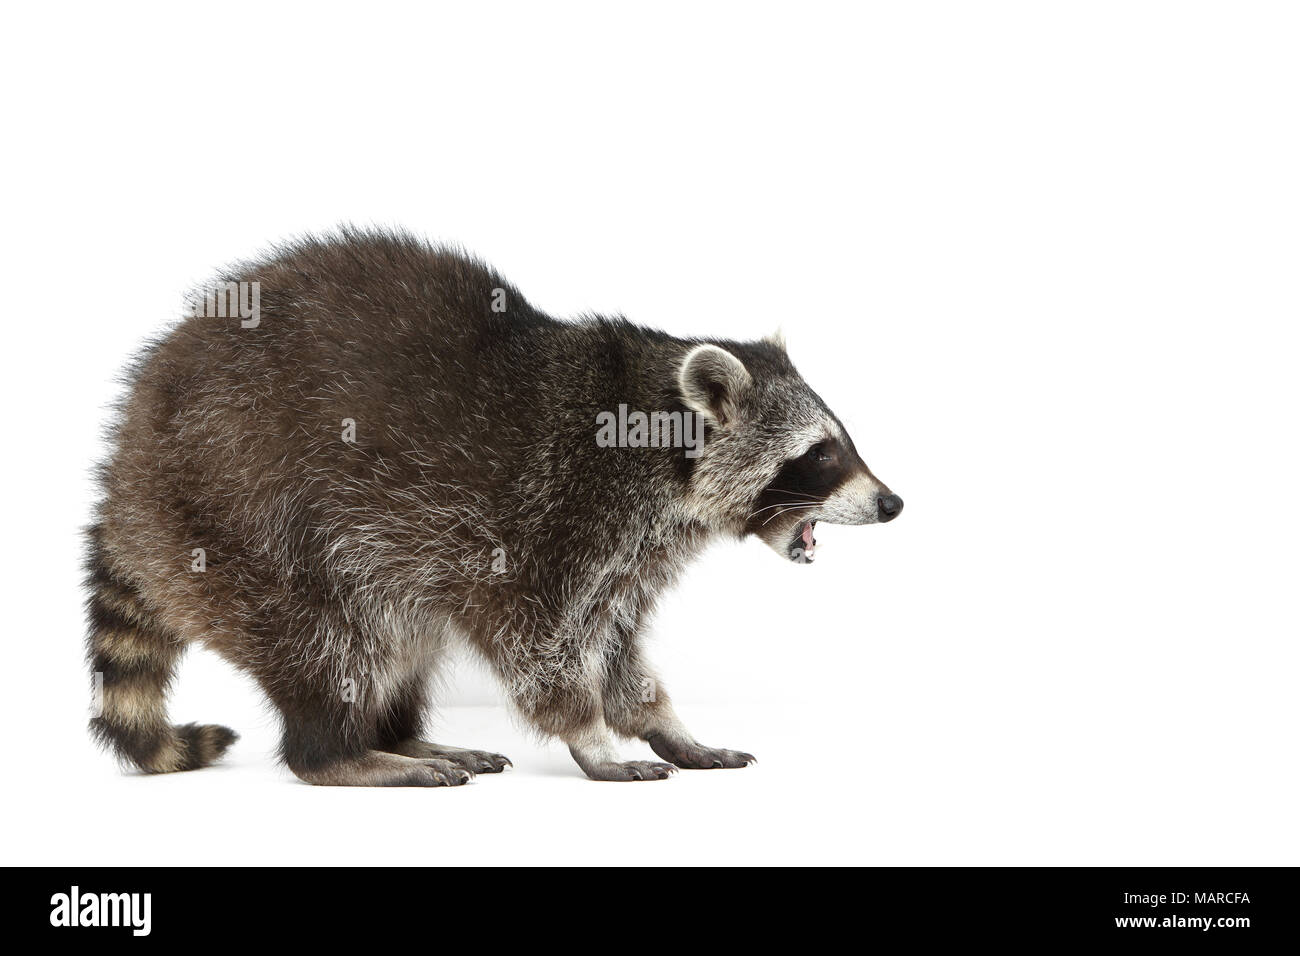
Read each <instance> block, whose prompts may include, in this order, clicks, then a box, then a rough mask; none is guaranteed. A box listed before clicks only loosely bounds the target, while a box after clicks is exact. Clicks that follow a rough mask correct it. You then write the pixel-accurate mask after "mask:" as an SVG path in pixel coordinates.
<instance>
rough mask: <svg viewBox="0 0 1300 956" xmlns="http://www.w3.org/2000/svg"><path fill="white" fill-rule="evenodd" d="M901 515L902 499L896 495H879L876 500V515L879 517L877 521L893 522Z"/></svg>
mask: <svg viewBox="0 0 1300 956" xmlns="http://www.w3.org/2000/svg"><path fill="white" fill-rule="evenodd" d="M902 513H903V499H902V498H900V497H898V495H893V494H890V495H881V496H880V497H879V498H877V499H876V514H878V515H879V516H880V517H879V518H878V519H877V520H878V521H881V522H885V521H893V520H894V519H895V518H897V517H898V516H899V515H900V514H902Z"/></svg>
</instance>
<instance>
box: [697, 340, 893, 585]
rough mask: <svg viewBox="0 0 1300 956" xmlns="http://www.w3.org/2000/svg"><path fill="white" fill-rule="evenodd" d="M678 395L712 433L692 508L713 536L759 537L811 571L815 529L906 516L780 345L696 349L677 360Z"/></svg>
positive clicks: (700, 459)
mask: <svg viewBox="0 0 1300 956" xmlns="http://www.w3.org/2000/svg"><path fill="white" fill-rule="evenodd" d="M677 385H678V389H679V391H680V394H681V397H682V401H683V402H685V404H686V405H687V406H688V407H690V408H691V409H693V410H694V411H695V412H697V413H699V414H700V415H701V416H703V418H704V420H705V422H706V424H707V426H708V430H707V434H706V437H705V441H704V447H703V450H702V452H701V453H700V455H699V457H698V459H697V460H696V461H695V463H694V466H693V468H692V470H691V475H690V479H689V481H690V488H689V491H688V500H689V505H690V507H691V510H692V511H693V512H694V513H695V514H696V515H697V516H698V517H699V518H701V519H702V520H704V521H705V522H706V523H707V524H709V525H710V526H712V527H714V528H716V529H717V530H723V531H731V532H734V533H737V534H739V535H742V536H743V535H750V534H753V535H757V536H758V537H759V538H761V539H762V540H763V541H764V542H765V543H766V544H767V545H768V547H770V548H771V549H772V550H773V551H776V552H777V553H778V554H781V555H783V556H784V557H786V558H788V559H790V560H791V561H795V562H797V563H800V564H808V563H810V562H811V561H812V560H813V554H814V550H815V547H816V543H817V542H816V539H815V538H814V537H813V535H814V532H815V531H816V528H817V523H818V522H819V521H825V522H828V523H830V524H878V523H884V522H886V521H892V520H894V519H895V518H897V517H898V515H899V513H900V512H901V511H902V510H903V499H902V498H900V497H898V495H896V494H894V493H893V492H892V491H890V490H889V488H888V487H886V485H885V484H884V482H882V481H880V479H878V478H877V477H876V476H875V475H873V474H872V473H871V470H870V469H869V468H867V466H866V464H865V463H864V462H863V461H862V459H861V458H860V457H859V456H858V451H857V449H856V448H855V447H854V445H853V440H852V439H851V438H849V435H848V432H847V431H845V429H844V426H843V425H842V424H841V423H840V420H839V419H838V418H836V417H835V415H834V414H833V413H832V412H831V411H830V409H828V408H827V407H826V405H825V403H824V402H822V400H821V399H820V398H819V397H818V396H817V394H816V393H815V392H814V391H813V390H812V389H811V388H809V387H808V384H807V383H806V382H805V381H804V380H803V378H802V377H801V376H800V375H799V373H798V372H797V371H796V370H795V368H794V366H793V365H792V364H791V362H790V359H789V357H788V356H787V355H786V352H785V347H784V345H783V344H782V343H781V342H780V341H774V340H764V341H762V342H753V343H734V342H728V343H724V344H713V343H705V344H701V345H696V346H694V347H693V348H691V349H690V350H689V351H687V352H686V354H685V355H684V357H683V358H682V360H681V364H680V366H679V368H678V376H677Z"/></svg>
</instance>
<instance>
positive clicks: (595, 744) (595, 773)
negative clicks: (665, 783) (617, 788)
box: [564, 717, 677, 780]
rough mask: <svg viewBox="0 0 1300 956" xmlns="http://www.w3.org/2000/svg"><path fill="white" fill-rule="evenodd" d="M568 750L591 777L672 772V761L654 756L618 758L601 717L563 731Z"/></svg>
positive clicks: (642, 776)
mask: <svg viewBox="0 0 1300 956" xmlns="http://www.w3.org/2000/svg"><path fill="white" fill-rule="evenodd" d="M564 742H565V743H567V744H568V745H569V753H570V754H571V755H572V756H573V759H574V761H576V762H577V764H578V766H579V767H581V768H582V772H583V773H585V774H586V775H587V776H588V777H590V778H591V779H592V780H665V779H667V778H668V776H669V775H671V774H673V773H675V772H676V771H677V768H676V767H674V766H673V765H672V764H667V763H658V762H656V761H654V760H619V759H618V753H617V751H616V750H615V749H614V735H613V734H612V733H610V730H609V725H608V724H606V723H605V720H604V718H603V717H596V718H595V719H594V720H592V721H591V722H589V723H588V724H587V725H586V726H585V727H582V728H573V729H571V730H570V731H569V732H568V733H566V734H565V735H564Z"/></svg>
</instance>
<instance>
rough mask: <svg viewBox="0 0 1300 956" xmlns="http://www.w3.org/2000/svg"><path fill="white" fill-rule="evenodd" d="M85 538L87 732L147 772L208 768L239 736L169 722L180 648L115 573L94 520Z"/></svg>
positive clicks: (224, 730) (221, 729)
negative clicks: (92, 704)
mask: <svg viewBox="0 0 1300 956" xmlns="http://www.w3.org/2000/svg"><path fill="white" fill-rule="evenodd" d="M88 543H89V547H88V553H87V557H86V571H87V577H86V586H87V589H88V590H89V592H90V596H89V598H88V599H87V601H86V610H87V614H88V616H89V619H90V633H89V637H88V656H89V658H90V667H91V670H92V671H93V675H94V678H95V689H96V703H97V705H98V714H97V715H96V716H95V717H93V718H92V719H91V721H90V731H91V733H92V734H93V735H94V736H95V738H96V739H97V740H99V742H100V743H101V744H104V745H106V746H108V747H111V748H112V749H113V750H114V751H115V752H116V753H117V755H118V757H120V758H121V759H122V760H123V761H126V762H129V763H131V764H134V765H135V766H136V767H138V768H140V769H141V770H143V771H144V772H146V773H171V772H173V771H176V770H197V769H198V768H199V767H206V766H207V765H208V764H210V763H212V762H213V761H215V760H217V759H218V758H219V757H220V756H221V755H222V754H223V753H225V751H226V748H227V747H229V746H230V745H231V744H232V743H234V742H235V740H237V739H238V735H237V734H236V733H235V732H234V731H233V730H231V729H230V728H228V727H220V726H217V725H215V724H185V725H184V726H179V727H178V726H174V725H172V724H169V723H168V722H167V691H168V688H169V687H170V685H171V681H172V676H173V675H174V673H175V670H176V664H177V662H178V661H179V659H180V656H181V652H182V651H183V649H184V646H183V645H182V644H181V642H180V641H179V640H178V639H177V638H176V637H175V636H173V635H172V634H170V633H168V632H167V631H166V630H165V629H164V628H163V627H162V626H161V625H159V624H158V622H157V621H156V619H155V618H154V615H153V614H152V613H151V612H150V611H149V609H148V608H147V607H146V606H145V604H144V602H143V601H142V600H141V598H140V595H139V593H138V592H137V591H136V590H135V588H134V587H132V586H131V585H130V584H129V583H128V582H126V581H124V580H123V579H122V578H121V577H120V576H118V575H117V574H115V573H114V572H113V569H112V568H111V567H110V565H109V563H108V561H107V559H106V556H105V552H104V548H103V545H102V543H101V534H100V529H99V528H98V526H96V527H93V528H91V529H90V530H89V532H88ZM101 682H102V683H101Z"/></svg>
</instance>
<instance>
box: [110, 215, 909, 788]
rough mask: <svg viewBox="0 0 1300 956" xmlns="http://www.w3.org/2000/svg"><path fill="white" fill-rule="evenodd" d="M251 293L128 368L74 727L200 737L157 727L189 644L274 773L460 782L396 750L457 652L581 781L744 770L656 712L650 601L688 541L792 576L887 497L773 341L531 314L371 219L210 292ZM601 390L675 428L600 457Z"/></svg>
mask: <svg viewBox="0 0 1300 956" xmlns="http://www.w3.org/2000/svg"><path fill="white" fill-rule="evenodd" d="M241 283H243V284H245V285H240V284H241ZM253 283H256V285H255V286H253V288H254V289H255V290H256V296H255V301H256V306H257V308H256V312H257V315H256V316H255V317H252V318H249V317H248V316H247V310H245V311H242V312H241V311H239V310H236V309H234V308H233V306H232V307H231V308H230V309H218V310H217V314H215V315H212V314H202V313H201V311H200V314H197V315H191V316H189V317H187V318H185V319H184V320H182V321H181V323H180V324H179V325H177V326H176V327H175V328H174V329H173V330H172V331H170V332H169V333H168V334H166V335H165V336H164V337H162V338H161V339H159V340H158V341H156V342H154V343H153V344H151V345H150V346H149V347H147V348H146V349H145V351H144V352H143V354H141V355H140V356H139V358H138V359H137V360H136V361H135V363H134V365H133V367H132V368H131V369H130V370H128V375H127V380H128V382H129V385H130V387H129V391H128V392H127V394H126V396H125V398H124V399H123V401H122V403H121V406H120V408H119V409H118V415H117V420H116V424H115V426H114V428H113V432H112V451H111V454H110V456H109V458H108V459H107V460H106V461H105V462H104V464H102V465H101V466H100V474H99V479H100V483H101V485H102V491H103V496H102V501H101V503H100V506H99V509H98V512H97V514H96V517H95V519H94V523H93V525H92V527H91V528H90V529H89V531H88V535H87V545H88V549H87V550H88V557H87V569H88V590H89V599H88V616H89V660H90V666H91V668H92V670H93V672H94V673H95V675H96V680H97V683H98V682H102V683H100V686H101V687H102V690H101V692H100V697H99V700H100V703H101V706H100V709H99V713H98V716H96V717H95V718H94V719H93V720H92V721H91V729H92V732H93V734H94V735H95V736H96V737H97V738H98V739H99V740H100V741H101V742H103V743H105V744H107V745H109V746H110V747H111V748H112V749H114V750H115V751H116V752H117V754H118V755H119V756H120V757H121V758H122V759H123V760H124V761H125V762H127V763H129V764H132V765H134V766H135V767H137V768H139V769H140V770H142V771H146V772H149V773H166V772H170V771H180V770H193V769H195V768H198V767H203V766H206V765H208V764H210V763H212V762H213V761H215V760H217V759H218V758H219V757H220V756H221V755H222V754H223V753H224V752H225V750H226V749H227V748H228V747H229V746H230V745H231V743H232V742H233V741H234V740H235V739H236V734H235V733H234V732H233V731H231V730H229V729H228V728H226V727H222V726H217V725H212V724H187V725H184V726H175V725H173V724H171V723H169V722H168V718H167V711H166V697H167V691H168V686H169V684H170V682H171V680H172V677H173V674H174V672H175V669H176V666H177V662H178V660H179V659H180V657H181V654H182V652H183V651H184V650H185V648H186V647H188V646H189V645H190V644H196V643H197V644H200V645H202V646H206V647H208V648H211V649H212V650H214V651H215V652H216V653H218V654H220V655H221V656H222V657H223V658H225V659H226V660H227V661H229V662H231V663H232V664H233V665H235V666H236V667H238V668H240V669H241V670H243V671H246V672H247V673H249V674H251V675H252V676H253V677H254V678H255V679H256V680H257V681H258V683H259V684H260V686H261V688H262V690H263V691H264V692H265V695H266V697H267V698H268V699H269V701H270V702H271V703H273V704H274V706H275V707H276V709H277V710H278V712H279V715H280V717H281V720H282V724H283V732H282V739H281V746H280V755H281V757H282V759H283V761H284V762H285V764H287V766H288V767H289V769H290V770H292V771H293V773H294V774H296V775H297V776H298V777H299V778H301V779H302V780H304V781H307V782H309V783H313V784H330V785H355V786H455V785H459V784H463V783H465V782H466V781H468V780H469V779H471V777H473V776H474V775H475V774H477V773H497V772H500V771H502V770H503V769H504V768H505V767H506V766H507V765H509V763H510V761H509V760H508V759H507V758H506V757H504V756H502V755H501V754H498V753H494V752H491V751H483V750H475V749H467V748H462V747H452V746H447V745H443V744H437V743H431V742H429V741H427V740H426V739H425V736H426V725H425V720H426V713H427V710H428V706H429V686H430V684H431V678H432V677H433V676H434V675H436V673H437V672H438V670H439V666H440V662H442V661H443V659H444V654H445V652H446V650H447V648H448V647H449V646H450V645H451V643H452V642H453V641H460V642H464V643H466V644H468V645H469V646H470V647H471V648H473V649H474V651H476V652H477V654H478V655H479V656H480V657H481V658H482V659H483V660H484V661H486V662H487V664H488V666H489V668H490V669H491V671H492V672H493V673H494V674H495V675H496V676H497V677H499V678H500V680H501V681H502V683H503V685H504V687H505V690H506V692H507V694H508V697H509V700H510V702H511V704H512V706H513V708H514V709H515V710H516V711H517V712H518V714H520V715H522V717H523V718H524V719H525V720H526V721H527V723H528V724H530V725H531V726H532V727H533V728H535V729H536V730H537V731H538V732H539V733H540V734H542V735H546V736H553V737H557V738H559V739H560V740H562V741H564V742H565V743H566V744H567V745H568V747H569V750H570V752H571V754H572V756H573V758H574V760H575V761H576V762H577V764H578V766H579V767H580V768H581V769H582V770H583V771H584V772H585V773H586V775H587V776H588V777H590V778H592V779H594V780H656V779H663V778H665V777H667V776H668V775H669V774H670V773H672V772H673V771H674V770H675V769H676V768H679V767H680V768H691V769H709V768H737V767H744V766H746V765H747V764H749V763H750V762H751V761H753V759H754V758H753V757H752V756H751V755H750V754H748V753H745V752H743V751H739V750H727V749H720V748H715V747H708V746H705V745H704V744H701V743H699V742H698V741H696V740H695V738H694V737H693V736H692V735H691V734H690V733H689V732H688V731H687V729H686V727H685V726H684V725H683V723H682V721H681V720H680V719H679V718H678V716H677V714H676V713H675V711H674V710H673V707H672V704H671V702H670V698H669V696H668V694H667V692H666V691H665V690H664V688H663V685H662V684H661V683H660V681H659V678H658V677H657V676H656V675H655V674H654V673H653V672H652V671H651V669H650V667H649V666H648V665H647V663H646V662H645V660H644V658H643V654H642V635H643V632H644V631H645V628H646V621H647V618H648V617H649V615H650V613H651V611H652V609H653V607H654V605H655V602H656V598H657V597H658V596H659V595H660V594H661V593H663V591H664V590H665V588H667V587H668V586H669V585H671V584H672V583H673V581H674V580H675V579H676V578H677V576H678V575H679V574H680V573H681V571H682V570H683V569H684V568H685V567H686V565H687V564H688V563H689V562H690V561H691V559H692V558H693V557H694V556H695V555H697V554H698V553H699V552H700V551H701V550H703V548H704V547H705V545H706V544H707V543H708V542H709V541H710V540H712V539H716V538H719V537H746V536H750V535H752V536H755V537H757V538H759V539H760V540H761V541H763V542H764V543H766V544H767V545H768V546H769V547H771V548H772V549H773V550H774V551H776V552H777V553H778V554H780V555H781V556H782V557H784V558H786V559H788V560H791V561H793V562H796V563H801V564H807V563H809V562H811V561H812V560H813V558H814V554H815V545H816V539H815V537H814V531H815V529H816V526H817V523H818V522H820V521H825V522H834V523H839V524H873V523H877V522H886V521H890V520H892V519H894V518H895V517H897V516H898V514H899V512H900V511H901V510H902V507H903V502H902V500H901V499H900V498H899V497H898V496H897V495H895V494H893V493H892V492H891V491H890V490H889V488H887V487H886V486H885V485H884V484H883V483H881V482H880V481H879V480H878V479H877V478H876V477H875V476H874V475H873V474H872V473H871V471H870V470H868V468H867V466H866V465H865V464H864V463H863V461H862V459H861V458H860V457H859V455H858V452H857V451H856V449H855V448H854V445H853V442H852V440H851V439H850V438H849V436H848V434H847V432H846V431H845V429H844V427H843V425H841V423H840V421H839V419H837V418H836V417H835V415H833V414H832V413H831V412H830V410H829V409H828V408H827V407H826V406H825V404H823V402H822V401H821V399H820V398H818V396H817V395H816V394H815V393H814V392H813V391H812V390H811V389H810V388H809V387H808V386H807V385H806V384H805V383H804V381H803V379H802V378H801V377H800V375H799V373H798V372H796V371H795V368H794V366H793V365H792V364H791V362H790V359H789V357H788V355H787V353H786V350H785V347H784V345H783V344H782V343H781V342H780V341H778V340H776V339H766V340H762V341H755V342H733V341H721V340H712V339H708V340H705V339H680V338H675V337H673V336H670V335H668V334H666V333H664V332H660V331H656V330H653V329H648V328H642V327H639V326H636V325H633V324H631V323H630V322H628V321H627V320H626V319H624V318H623V317H621V316H619V317H599V316H584V317H579V318H577V319H575V320H570V321H559V320H556V319H553V318H551V317H550V316H548V315H546V314H544V313H542V312H541V311H539V310H537V309H535V308H534V307H533V306H531V305H530V304H529V303H528V301H527V300H526V299H525V298H524V297H523V295H521V294H520V293H519V291H518V290H517V289H515V288H514V287H513V286H512V285H510V284H509V283H508V282H506V281H505V280H504V279H503V278H502V277H501V276H500V275H498V274H497V273H496V272H495V271H493V270H492V269H491V268H490V267H488V266H487V265H485V264H483V263H482V262H480V261H477V260H476V259H474V258H472V257H470V256H468V255H466V254H464V253H462V252H460V251H458V250H456V249H452V248H447V247H443V246H437V245H433V244H430V243H427V242H424V241H422V240H419V239H417V238H414V237H412V236H411V235H409V234H405V233H401V232H394V231H387V230H384V231H376V230H358V229H354V228H351V227H345V228H342V229H341V230H339V231H337V232H336V233H332V234H329V235H325V236H317V237H310V238H306V239H301V240H297V241H294V242H292V243H290V244H287V245H282V246H280V247H277V248H275V249H273V250H272V252H271V253H269V254H268V255H266V256H264V257H262V258H260V259H257V260H255V261H250V262H246V263H243V264H241V265H238V266H235V267H232V268H230V269H228V270H226V271H225V272H223V274H222V275H221V279H220V282H218V283H217V284H216V286H215V288H216V289H217V291H218V293H219V294H220V293H223V292H227V293H229V295H231V296H232V297H233V296H234V295H235V290H236V289H239V290H243V289H245V288H247V287H248V284H253ZM206 301H207V303H208V304H209V305H211V302H212V301H213V296H212V294H211V290H208V294H207V298H206ZM210 311H211V310H210V309H209V312H210ZM227 316H228V317H227ZM623 406H625V407H626V408H628V409H634V410H643V411H644V412H651V413H656V414H659V415H660V416H661V417H660V421H661V423H662V422H671V423H672V425H673V429H672V430H671V433H670V434H669V435H668V438H669V439H676V438H680V437H681V436H683V435H687V434H689V432H688V431H687V430H686V429H685V428H682V429H681V430H680V432H679V431H678V430H677V423H678V422H682V423H688V424H690V425H695V426H698V427H699V429H700V434H701V435H702V437H703V441H702V444H700V445H699V446H698V447H694V448H692V447H688V445H689V443H688V442H687V441H685V440H669V441H666V442H663V443H659V444H658V445H657V446H655V445H654V444H651V445H649V446H645V447H643V445H644V444H645V443H641V444H638V443H636V442H633V441H628V442H618V443H614V444H610V443H608V442H604V443H601V442H598V441H597V440H596V436H597V431H598V423H599V422H601V421H602V420H604V421H606V422H608V420H609V419H608V416H609V415H610V414H612V413H614V411H615V410H618V409H620V407H623ZM602 416H605V417H604V419H602ZM616 737H623V738H640V739H641V740H644V741H645V742H646V743H648V744H649V747H650V749H651V750H653V751H654V753H655V754H656V755H657V756H658V757H659V758H660V759H659V760H658V761H651V760H634V761H623V760H620V759H619V757H618V755H617V754H616V751H615V748H614V742H615V739H616Z"/></svg>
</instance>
